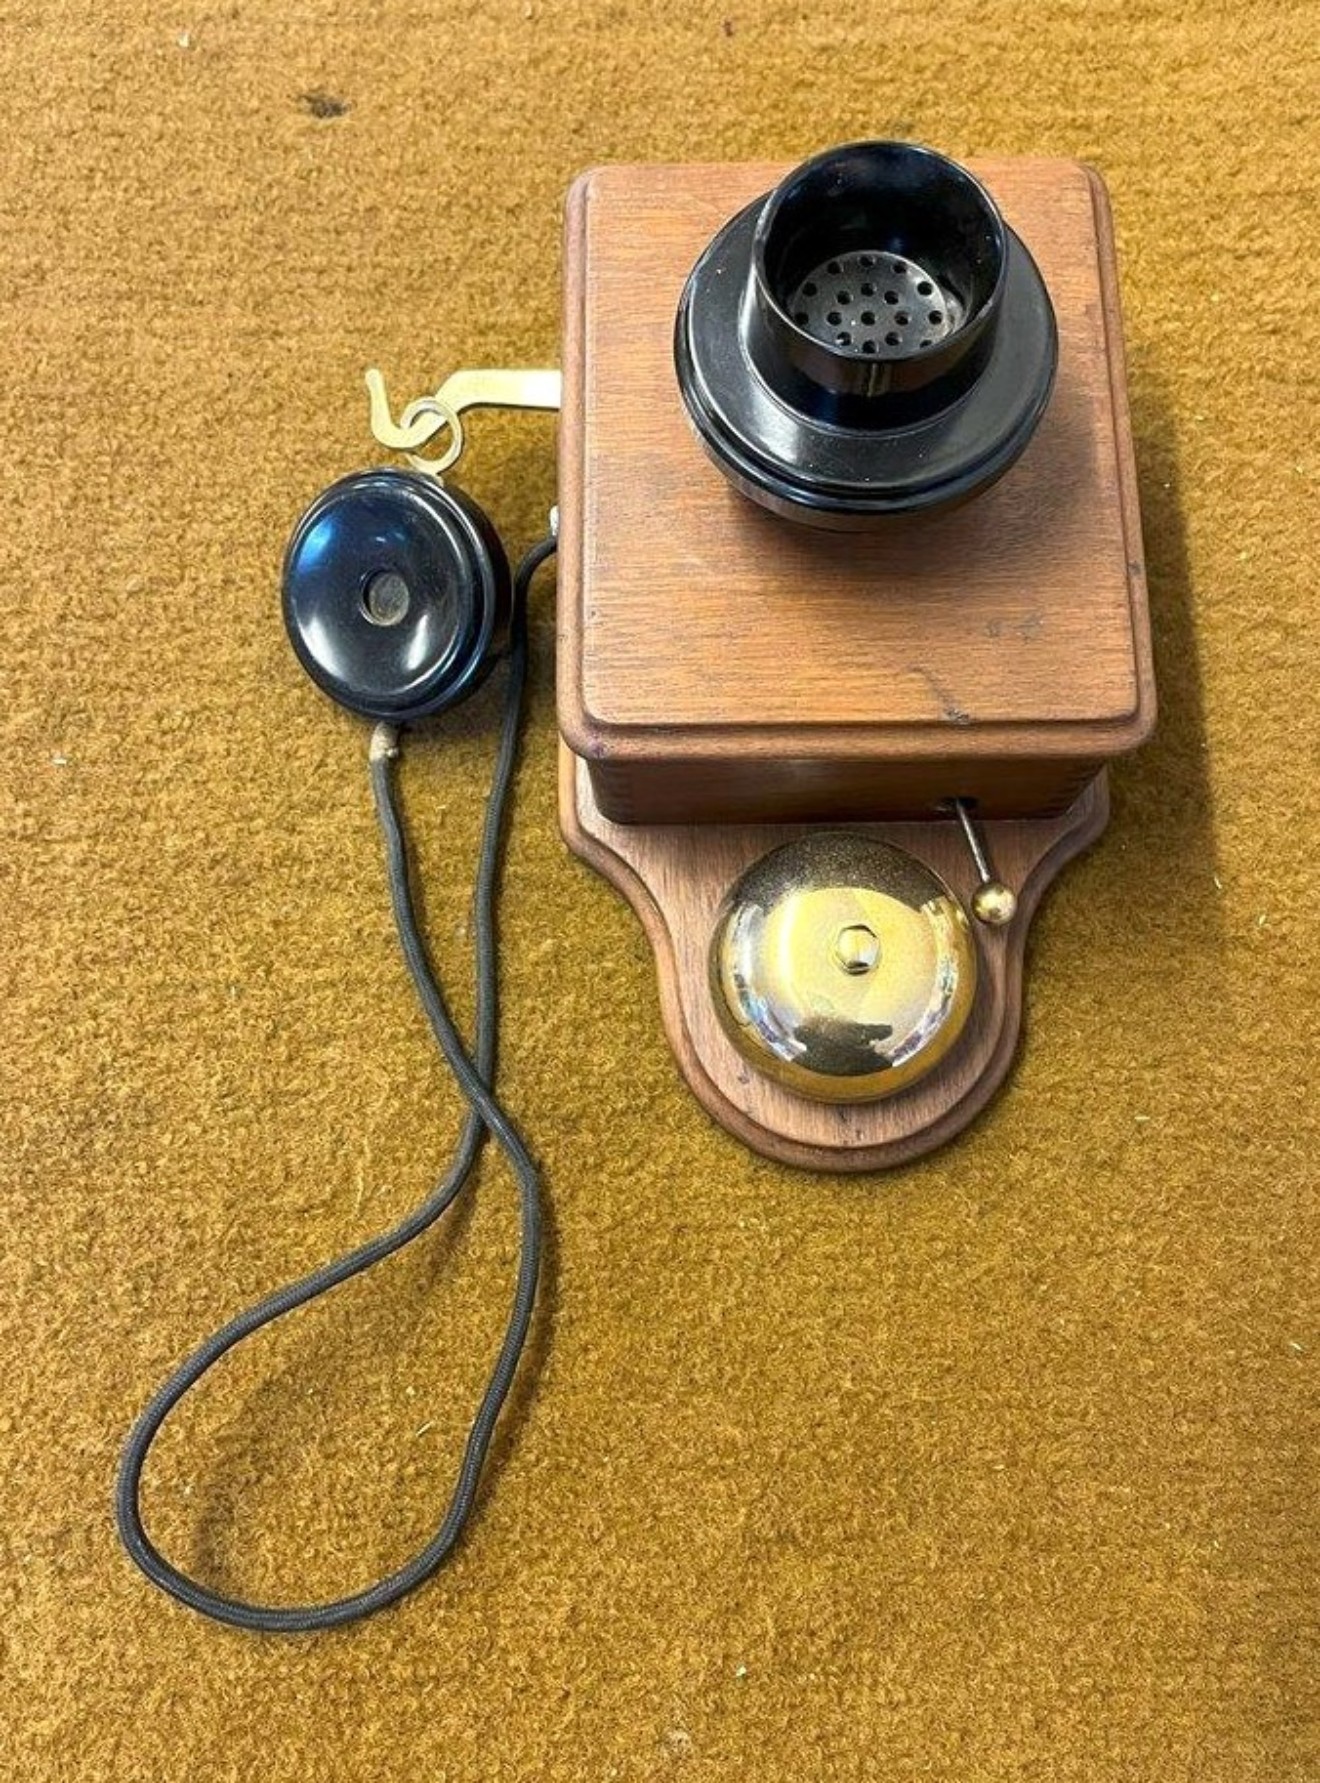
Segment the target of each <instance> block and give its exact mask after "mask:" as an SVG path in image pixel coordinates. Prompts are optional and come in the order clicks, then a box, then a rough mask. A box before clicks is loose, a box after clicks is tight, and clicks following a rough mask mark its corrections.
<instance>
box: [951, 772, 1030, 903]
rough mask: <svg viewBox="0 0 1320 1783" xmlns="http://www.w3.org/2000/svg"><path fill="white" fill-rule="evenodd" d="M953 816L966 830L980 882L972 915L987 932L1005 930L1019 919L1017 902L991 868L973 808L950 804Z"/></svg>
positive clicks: (961, 802)
mask: <svg viewBox="0 0 1320 1783" xmlns="http://www.w3.org/2000/svg"><path fill="white" fill-rule="evenodd" d="M950 802H951V804H952V807H953V813H954V815H955V817H957V819H958V822H959V824H960V825H961V827H962V833H963V837H964V839H965V840H966V843H967V847H968V850H969V852H970V854H971V857H972V861H973V864H974V865H975V867H976V877H977V880H978V881H979V883H978V885H977V887H976V890H975V891H974V892H973V893H972V915H973V916H974V917H975V918H976V920H977V922H981V923H984V924H985V925H986V927H987V928H991V929H1002V928H1003V927H1004V926H1005V925H1006V924H1007V923H1010V922H1012V920H1013V918H1014V917H1015V916H1016V915H1017V898H1016V896H1015V895H1014V893H1013V892H1012V891H1011V890H1010V888H1009V887H1008V886H1006V885H1005V884H1004V882H1003V880H1002V879H996V878H995V875H994V871H993V869H992V868H991V866H990V856H989V854H988V853H987V852H986V847H985V843H984V841H983V840H982V838H981V833H980V831H979V830H978V829H977V827H976V820H975V818H974V817H973V816H972V808H971V806H970V805H969V804H968V802H967V800H966V799H953V800H951V801H950Z"/></svg>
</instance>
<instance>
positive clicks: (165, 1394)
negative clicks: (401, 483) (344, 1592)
mask: <svg viewBox="0 0 1320 1783" xmlns="http://www.w3.org/2000/svg"><path fill="white" fill-rule="evenodd" d="M554 550H555V540H554V539H553V538H547V539H543V540H542V541H541V542H540V543H539V544H538V545H535V546H533V548H532V549H531V550H530V551H529V552H528V553H527V555H526V557H525V558H524V559H523V561H522V563H521V564H520V565H519V567H518V572H517V575H516V576H515V578H514V590H513V615H512V624H511V638H510V649H509V662H508V668H507V679H506V684H505V696H504V712H503V718H502V722H501V731H500V742H499V750H498V754H497V758H496V763H495V769H494V773H493V775H492V778H491V789H490V796H489V799H488V802H487V806H486V821H485V826H484V829H483V832H482V839H481V851H480V854H479V857H478V863H477V871H476V876H475V882H474V890H473V930H474V951H475V955H476V986H477V995H476V1021H475V1029H476V1037H475V1046H474V1052H475V1058H473V1057H471V1056H469V1053H468V1051H467V1048H466V1047H465V1046H464V1043H463V1039H462V1036H461V1035H460V1034H459V1032H458V1030H457V1028H456V1027H455V1026H454V1022H453V1019H452V1017H451V1016H450V1014H449V1011H448V1008H447V1007H446V1005H445V1000H444V997H443V995H442V993H441V991H440V988H439V985H438V984H437V982H436V979H435V975H434V973H433V972H432V970H431V966H430V963H429V961H428V958H427V953H426V946H425V943H424V942H423V940H422V936H421V932H420V930H419V927H418V923H417V913H416V909H415V906H414V903H413V896H412V889H411V885H410V881H409V875H408V857H407V844H406V837H405V831H404V825H403V818H402V815H401V811H400V806H399V800H398V790H397V787H396V784H395V774H394V763H395V760H396V759H397V756H398V746H397V741H396V739H395V736H394V733H393V732H392V731H390V730H389V728H388V727H384V726H380V727H377V730H376V731H375V733H373V736H372V743H371V749H370V752H369V760H370V773H371V786H372V793H373V795H374V798H375V802H376V814H377V817H378V819H379V821H380V827H381V834H382V838H383V840H384V845H385V865H386V873H387V876H388V880H389V889H390V901H391V904H392V906H393V910H394V920H395V926H396V928H397V930H398V935H399V943H400V946H401V948H402V950H403V956H404V959H405V961H406V963H407V966H408V971H409V973H410V975H411V977H412V980H413V984H414V986H415V988H416V991H417V995H418V998H419V999H420V1001H421V1004H422V1007H423V1009H424V1011H425V1013H426V1017H427V1020H428V1021H429V1022H430V1024H431V1030H432V1032H433V1034H434V1035H435V1038H436V1041H437V1044H438V1045H439V1048H440V1051H441V1053H442V1054H443V1055H444V1059H445V1062H446V1063H447V1064H448V1066H449V1068H450V1070H451V1072H452V1073H453V1075H454V1078H455V1080H456V1082H457V1083H458V1086H459V1088H460V1089H461V1090H462V1092H463V1095H464V1098H465V1099H466V1101H467V1103H468V1107H469V1110H470V1112H469V1113H468V1115H467V1116H466V1118H465V1121H464V1124H463V1129H462V1132H461V1134H460V1136H459V1140H458V1143H457V1146H456V1148H455V1153H454V1159H453V1163H452V1164H451V1166H450V1168H449V1170H448V1172H447V1173H446V1175H445V1176H444V1178H443V1179H442V1181H441V1182H440V1183H439V1184H438V1185H437V1186H436V1188H435V1189H434V1190H433V1191H432V1193H431V1194H430V1195H428V1196H427V1198H426V1200H425V1201H423V1202H422V1203H421V1204H420V1206H418V1207H417V1208H415V1209H414V1210H413V1212H412V1213H410V1214H409V1215H408V1216H407V1218H406V1219H404V1220H401V1221H400V1222H399V1224H398V1225H397V1226H395V1227H393V1228H392V1229H391V1230H390V1231H389V1232H385V1233H383V1234H381V1236H380V1237H378V1238H374V1239H372V1240H370V1242H368V1243H367V1244H363V1245H360V1246H359V1247H358V1248H357V1249H356V1250H353V1251H351V1252H349V1254H348V1255H347V1256H345V1257H341V1258H339V1259H338V1260H337V1261H336V1262H333V1263H328V1264H326V1265H324V1266H323V1267H322V1268H320V1269H317V1270H314V1271H313V1272H312V1273H311V1274H310V1275H307V1276H304V1277H303V1279H302V1280H301V1281H298V1282H294V1283H292V1284H291V1285H290V1286H288V1287H285V1288H281V1289H279V1290H278V1291H277V1292H276V1293H274V1294H271V1295H269V1296H268V1297H267V1298H266V1299H264V1300H262V1301H261V1302H260V1303H259V1304H258V1305H256V1306H253V1307H250V1308H249V1309H248V1310H247V1311H246V1312H243V1313H240V1314H239V1315H238V1316H237V1317H236V1318H234V1319H231V1320H230V1322H229V1323H228V1324H227V1325H225V1326H224V1327H223V1328H222V1329H221V1330H220V1331H217V1332H216V1333H215V1335H214V1336H212V1337H210V1338H208V1339H207V1341H206V1342H205V1343H204V1344H202V1345H201V1346H200V1348H199V1349H197V1350H196V1351H195V1352H194V1353H193V1354H192V1355H191V1356H190V1357H188V1359H187V1360H186V1361H185V1362H184V1363H182V1364H181V1366H180V1367H179V1368H178V1369H177V1370H176V1371H175V1373H174V1374H172V1375H171V1376H170V1378H169V1379H168V1380H167V1381H166V1382H165V1384H164V1385H163V1386H162V1387H161V1388H160V1390H159V1391H158V1392H157V1393H156V1395H155V1397H154V1398H153V1399H152V1400H151V1402H150V1403H149V1404H148V1405H147V1407H146V1409H145V1410H144V1411H143V1412H142V1414H141V1416H140V1417H139V1419H138V1421H137V1423H136V1424H135V1425H134V1427H133V1430H132V1432H131V1433H130V1435H129V1438H128V1442H127V1444H126V1445H125V1449H124V1454H123V1459H122V1461H121V1464H120V1470H119V1479H118V1482H117V1486H116V1492H115V1516H116V1520H117V1522H118V1526H119V1534H120V1538H121V1540H122V1541H123V1543H124V1546H125V1548H126V1549H127V1550H128V1553H129V1555H130V1556H131V1558H132V1559H133V1560H134V1561H135V1562H136V1564H137V1565H138V1566H139V1567H140V1568H141V1569H142V1571H143V1572H144V1573H145V1574H146V1575H147V1577H148V1578H149V1579H150V1580H151V1581H152V1583H153V1584H155V1585H159V1586H160V1588H161V1589H162V1590H163V1591H168V1592H169V1593H170V1595H171V1596H172V1597H175V1598H177V1599H178V1600H179V1602H180V1603H184V1604H187V1605H188V1606H189V1607H190V1608H191V1609H194V1610H199V1611H200V1612H201V1613H202V1614H203V1615H205V1616H210V1617H213V1618H214V1619H215V1620H216V1621H218V1622H227V1623H229V1624H230V1625H231V1626H233V1627H235V1628H244V1629H249V1630H252V1631H255V1632H258V1633H263V1634H304V1633H309V1632H312V1631H315V1630H319V1629H325V1628H335V1627H338V1626H340V1625H341V1624H343V1623H345V1622H353V1621H356V1620H357V1619H358V1618H359V1617H362V1616H368V1615H371V1614H372V1613H373V1612H374V1611H376V1610H380V1609H383V1608H384V1607H385V1606H386V1605H387V1604H391V1603H395V1602H397V1600H398V1599H399V1598H401V1597H403V1596H405V1595H406V1594H407V1593H408V1592H409V1591H411V1590H413V1589H414V1588H415V1587H416V1586H417V1585H420V1584H421V1583H422V1582H423V1581H424V1580H426V1579H428V1578H430V1576H431V1574H432V1573H434V1572H435V1570H436V1569H437V1567H439V1566H440V1564H441V1563H442V1562H443V1561H444V1559H445V1558H446V1557H447V1555H448V1554H449V1553H450V1551H451V1550H452V1549H453V1547H454V1546H455V1544H456V1543H457V1541H458V1539H459V1537H460V1536H461V1534H462V1532H463V1528H464V1525H465V1524H466V1522H467V1519H468V1517H469V1515H470V1513H471V1511H472V1506H473V1503H474V1501H475V1499H476V1494H477V1490H478V1486H479V1484H480V1480H481V1471H482V1466H483V1464H484V1462H485V1459H486V1452H487V1450H488V1449H489V1447H490V1441H491V1437H492V1436H493V1434H494V1431H495V1426H496V1423H497V1422H498V1419H499V1415H500V1411H501V1408H502V1407H503V1405H504V1402H505V1399H506V1398H507V1397H508V1393H509V1389H510V1387H511V1386H512V1384H513V1380H514V1376H515V1374H516V1373H517V1369H518V1362H519V1358H520V1357H521V1355H522V1352H523V1347H524V1345H525V1343H526V1341H527V1333H528V1329H529V1327H530V1325H531V1319H532V1310H533V1306H534V1303H535V1299H536V1283H537V1276H538V1273H539V1270H540V1261H541V1201H540V1180H539V1176H538V1172H537V1168H536V1165H535V1164H534V1163H533V1161H532V1158H531V1156H530V1154H529V1153H528V1150H527V1147H526V1145H525V1144H524V1143H523V1140H522V1138H521V1136H520V1134H519V1133H518V1130H517V1128H516V1127H515V1126H514V1124H513V1122H512V1121H511V1120H510V1119H509V1117H508V1115H507V1114H506V1113H505V1112H504V1110H503V1109H502V1108H501V1107H500V1105H499V1103H498V1102H497V1101H496V1099H495V1096H494V1094H493V1093H492V1090H491V1088H490V1085H491V1083H492V1082H493V1076H494V1066H495V1041H496V1029H497V1025H498V1021H497V1014H498V1012H497V994H498V984H497V976H496V961H495V894H496V889H497V884H496V882H497V879H498V875H499V861H500V844H501V839H502V835H503V826H504V814H505V811H506V808H507V805H508V798H509V792H510V789H511V787H512V783H513V773H514V767H515V765H516V761H517V753H518V739H519V733H520V729H521V718H522V705H523V694H524V690H525V687H526V681H527V598H528V591H529V589H530V586H531V582H532V578H533V576H534V575H535V574H536V572H537V570H538V569H539V568H540V567H541V565H542V564H543V563H544V562H545V561H546V559H547V558H549V557H550V556H551V555H552V554H553V552H554ZM487 1131H489V1132H490V1133H491V1134H492V1135H493V1137H494V1138H495V1140H496V1141H497V1142H498V1144H499V1145H500V1146H501V1147H502V1149H503V1150H504V1152H505V1154H506V1156H507V1157H508V1159H509V1162H510V1164H511V1165H512V1167H513V1171H514V1175H515V1177H516V1178H517V1182H518V1194H519V1206H520V1223H521V1240H520V1249H519V1258H518V1274H517V1285H516V1289H515V1293H514V1298H513V1305H512V1308H511V1311H510V1314H509V1320H508V1325H507V1327H506V1329H505V1333H504V1339H503V1342H502V1343H501V1345H500V1350H499V1355H498V1357H497V1358H496V1361H495V1366H494V1368H493V1370H492V1372H491V1376H490V1380H489V1382H488V1384H487V1386H486V1390H485V1392H484V1394H483V1395H482V1399H481V1403H480V1405H479V1406H478V1408H477V1413H476V1416H475V1418H474V1419H473V1422H472V1427H471V1429H470V1431H469V1433H468V1439H467V1444H466V1447H465V1449H464V1452H463V1459H462V1463H461V1465H460V1467H459V1471H458V1478H457V1480H456V1481H455V1485H454V1490H453V1493H452V1495H451V1497H450V1500H449V1504H448V1506H447V1508H446V1510H445V1514H444V1517H443V1519H442V1521H441V1523H440V1526H439V1528H438V1529H437V1530H436V1532H435V1534H434V1535H433V1536H432V1537H431V1539H430V1541H429V1542H427V1544H426V1545H425V1547H423V1548H422V1549H420V1551H419V1552H418V1553H416V1554H414V1555H413V1557H412V1558H411V1559H410V1560H408V1561H407V1562H406V1563H405V1564H404V1565H403V1566H401V1567H400V1568H399V1569H398V1570H397V1571H396V1572H393V1573H391V1574H390V1575H389V1576H388V1577H387V1578H384V1579H381V1580H379V1581H378V1582H377V1583H376V1584H374V1585H371V1586H369V1587H367V1588H366V1589H365V1590H362V1591H358V1592H355V1593H354V1594H353V1595H351V1596H349V1597H341V1598H337V1599H335V1600H333V1601H331V1602H328V1603H322V1604H308V1605H291V1606H288V1607H281V1606H278V1605H263V1604H253V1603H246V1602H244V1601H243V1600H242V1599H239V1598H232V1597H226V1596H224V1595H222V1594H221V1593H219V1592H217V1591H212V1590H210V1589H208V1588H207V1587H206V1586H205V1585H202V1584H199V1583H198V1581H197V1580H195V1579H192V1578H189V1576H188V1575H187V1574H186V1573H184V1572H181V1571H180V1569H179V1568H178V1567H177V1566H175V1565H173V1564H172V1562H170V1561H168V1560H166V1559H165V1557H164V1555H162V1554H161V1552H160V1550H159V1549H158V1548H157V1547H156V1546H155V1544H154V1543H153V1542H152V1541H151V1539H150V1537H149V1536H148V1535H147V1533H146V1530H145V1528H144V1526H143V1522H142V1511H141V1503H140V1498H141V1483H142V1470H143V1467H144V1465H145V1463H146V1459H147V1455H148V1454H149V1452H150V1450H151V1445H152V1443H153V1442H154V1441H155V1439H156V1437H157V1435H158V1434H159V1432H160V1428H161V1426H162V1425H163V1424H164V1422H165V1420H166V1418H167V1417H168V1416H169V1414H170V1413H171V1412H172V1411H173V1410H174V1408H175V1406H177V1405H178V1403H179V1401H180V1400H181V1399H182V1398H183V1397H184V1395H185V1394H186V1393H187V1392H189V1391H190V1389H191V1388H192V1387H194V1386H195V1385H196V1384H197V1382H198V1381H199V1380H200V1379H201V1378H202V1376H203V1375H204V1374H205V1373H206V1372H207V1370H208V1369H210V1368H211V1367H212V1366H213V1365H214V1364H215V1363H216V1362H218V1361H219V1360H220V1358H221V1357H222V1356H223V1355H224V1354H225V1353H226V1352H227V1351H228V1350H231V1349H232V1348H233V1347H234V1345H235V1344H237V1343H241V1342H242V1341H243V1339H244V1338H246V1337H250V1336H252V1334H253V1333H254V1332H256V1331H259V1330H261V1329H262V1327H263V1326H265V1325H269V1324H271V1323H272V1321H274V1320H275V1319H278V1318H282V1317H283V1316H284V1314H285V1313H288V1312H292V1311H294V1309H295V1308H296V1307H299V1306H305V1305H306V1304H307V1302H308V1301H310V1300H314V1299H316V1298H317V1297H318V1296H319V1295H321V1294H324V1293H326V1292H327V1291H328V1290H329V1289H331V1288H334V1287H337V1286H338V1285H339V1284H340V1283H341V1282H345V1281H348V1280H349V1279H350V1277H352V1276H355V1275H360V1274H361V1273H362V1271H363V1270H366V1269H370V1268H371V1266H372V1265H373V1264H375V1263H379V1262H381V1261H383V1259H384V1258H386V1257H389V1256H392V1255H393V1254H394V1253H395V1252H396V1251H398V1250H401V1249H402V1248H403V1247H404V1246H405V1245H407V1244H409V1243H410V1242H411V1241H412V1240H413V1239H414V1238H416V1237H418V1236H419V1235H420V1234H421V1233H423V1232H425V1231H426V1230H427V1229H428V1228H429V1227H430V1226H433V1225H434V1224H435V1222H436V1221H437V1220H438V1219H439V1218H440V1216H441V1215H442V1214H443V1213H444V1212H445V1211H446V1209H447V1208H449V1207H450V1206H451V1205H452V1204H453V1202H454V1201H455V1200H456V1199H457V1197H458V1196H459V1194H460V1193H461V1192H462V1190H463V1188H464V1187H465V1185H466V1184H467V1182H468V1180H469V1178H470V1176H471V1172H472V1166H473V1164H474V1163H475V1161H476V1158H477V1154H478V1152H479V1150H480V1146H481V1140H482V1137H483V1135H484V1133H485V1132H487Z"/></svg>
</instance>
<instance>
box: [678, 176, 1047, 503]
mask: <svg viewBox="0 0 1320 1783" xmlns="http://www.w3.org/2000/svg"><path fill="white" fill-rule="evenodd" d="M674 353H675V360H676V364H677V368H678V380H679V386H680V388H681V390H682V393H683V399H684V402H685V403H686V405H687V408H688V412H689V414H690V416H691V418H692V421H693V423H694V425H695V427H696V430H697V433H698V435H699V437H700V439H701V441H702V443H703V444H704V446H705V447H706V449H707V451H708V452H709V453H710V455H711V456H712V458H714V460H715V462H716V463H717V464H718V465H719V467H720V469H721V470H723V471H724V473H725V474H726V476H728V477H729V478H730V479H731V480H732V481H733V482H734V483H735V484H736V485H737V487H738V488H739V489H741V490H742V491H743V492H744V493H745V494H746V495H749V496H750V497H751V498H752V500H753V501H757V502H760V503H761V504H762V505H763V506H765V507H768V508H772V509H774V510H775V511H776V512H778V513H781V514H784V515H786V516H788V517H789V518H791V519H795V520H802V521H806V522H807V523H808V524H810V525H815V526H826V527H837V528H844V529H860V528H865V527H867V526H870V525H872V524H875V523H877V522H882V521H883V520H885V519H886V518H889V517H891V516H894V515H899V514H910V513H915V512H918V511H921V510H925V509H931V508H938V507H942V506H945V505H947V504H949V503H953V502H958V501H963V500H966V499H967V497H969V496H971V495H975V494H977V493H978V492H979V491H980V490H982V489H984V488H986V487H987V486H988V485H989V484H990V483H992V482H993V481H994V480H995V478H996V477H999V476H1001V475H1002V474H1003V472H1004V471H1006V470H1007V469H1008V467H1009V466H1010V465H1011V464H1012V463H1013V461H1014V459H1015V458H1017V456H1018V454H1019V453H1020V452H1021V451H1022V450H1023V448H1024V447H1025V446H1026V444H1027V441H1028V440H1029V439H1030V438H1031V435H1032V433H1033V431H1034V430H1035V427H1036V424H1037V422H1038V421H1039V420H1040V417H1041V415H1042V414H1043V412H1044V410H1045V405H1046V403H1047V402H1048V400H1049V395H1050V389H1051V386H1052V384H1053V381H1054V370H1055V365H1056V362H1057V358H1058V340H1057V332H1056V329H1055V323H1054V311H1053V308H1052V306H1051V304H1050V300H1049V294H1048V293H1047V291H1046V290H1045V286H1044V283H1043V281H1042V279H1041V276H1040V273H1039V272H1038V271H1037V269H1036V264H1035V262H1034V261H1033V260H1032V258H1031V255H1030V254H1029V253H1028V252H1027V250H1026V248H1025V247H1023V245H1022V243H1021V241H1019V239H1018V238H1017V236H1016V235H1014V233H1013V231H1012V230H1011V229H1009V227H1008V226H1007V224H1006V223H1005V222H1004V220H1003V218H1002V217H1001V216H1000V214H999V211H998V210H997V208H996V207H995V204H994V201H993V200H992V199H991V197H990V196H989V194H988V193H987V192H986V191H985V189H984V187H983V186H981V184H980V183H979V182H978V181H977V180H975V179H974V178H973V177H972V175H971V174H970V173H968V172H967V171H966V169H965V168H962V167H959V166H958V165H957V163H956V162H954V161H950V160H948V159H947V158H946V157H945V156H943V155H937V154H936V153H934V151H933V150H931V149H923V148H917V147H915V146H914V145H912V144H910V143H901V142H862V143H853V144H851V145H849V146H848V147H845V148H839V149H831V150H829V151H828V152H827V153H825V154H823V155H818V156H816V157H815V159H814V160H811V161H807V162H805V163H804V164H803V165H802V166H801V167H798V168H796V169H795V170H794V172H792V173H791V174H789V176H788V178H787V179H786V180H784V182H783V184H782V185H780V186H777V187H776V188H775V190H774V191H773V192H770V193H768V194H767V195H766V196H764V197H762V198H758V199H757V200H756V201H755V202H754V203H752V204H750V205H748V206H747V207H746V209H745V210H743V211H740V212H739V214H738V215H737V216H736V217H734V218H733V219H732V220H731V221H730V222H729V223H727V224H726V225H725V227H724V228H723V229H722V230H721V231H720V233H719V234H718V235H717V236H716V237H715V239H714V241H712V242H711V244H710V246H709V247H708V248H707V249H706V251H705V253H704V254H703V255H702V256H701V259H700V260H699V261H698V262H697V264H696V266H695V267H694V268H693V270H692V273H691V276H690V277H689V279H688V282H687V285H686V287H685V289H684V292H683V296H682V300H681V302H680V304H679V309H678V320H677V327H676V331H675V342H674Z"/></svg>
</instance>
